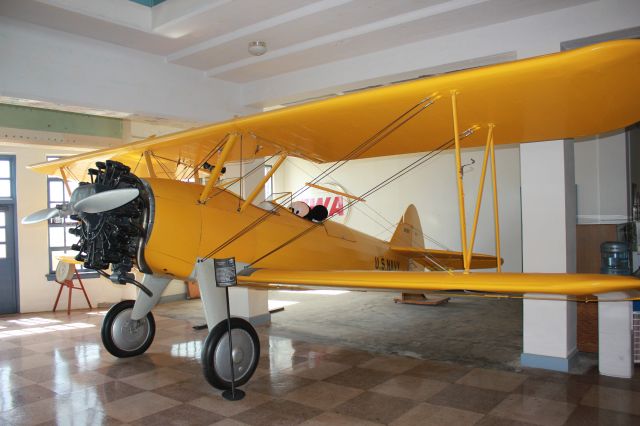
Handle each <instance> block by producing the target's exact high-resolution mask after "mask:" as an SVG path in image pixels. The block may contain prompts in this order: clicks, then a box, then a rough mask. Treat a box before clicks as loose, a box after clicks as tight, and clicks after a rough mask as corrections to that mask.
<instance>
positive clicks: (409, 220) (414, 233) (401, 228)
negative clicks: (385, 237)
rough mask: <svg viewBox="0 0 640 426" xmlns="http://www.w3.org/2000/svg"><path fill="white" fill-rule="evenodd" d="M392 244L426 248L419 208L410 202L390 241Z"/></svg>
mask: <svg viewBox="0 0 640 426" xmlns="http://www.w3.org/2000/svg"><path fill="white" fill-rule="evenodd" d="M389 244H390V245H391V246H397V247H417V248H424V234H423V233H422V225H420V217H419V216H418V210H417V209H416V207H415V206H414V205H413V204H410V205H409V207H407V210H405V212H404V214H403V215H402V218H400V223H399V224H398V227H397V228H396V231H395V232H394V233H393V237H391V240H390V241H389Z"/></svg>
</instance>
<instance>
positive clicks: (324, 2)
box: [166, 0, 353, 62]
mask: <svg viewBox="0 0 640 426" xmlns="http://www.w3.org/2000/svg"><path fill="white" fill-rule="evenodd" d="M351 1H353V0H321V1H318V2H315V3H312V4H310V5H308V6H304V7H301V8H299V9H295V10H292V11H290V12H287V13H284V14H282V15H278V16H274V17H273V18H269V19H265V20H264V21H260V22H257V23H255V24H253V25H248V26H246V27H243V28H238V29H237V30H235V31H232V32H229V33H226V34H223V35H221V36H219V37H214V38H212V39H209V40H206V41H203V42H201V43H198V44H195V45H193V46H189V47H187V48H185V49H182V50H179V51H177V52H174V53H172V54H170V55H168V56H167V58H166V59H167V61H168V62H177V61H179V60H181V59H184V58H187V57H189V56H191V55H195V54H198V53H200V52H202V51H205V50H208V49H211V48H214V47H216V46H220V45H222V44H225V43H228V42H230V41H233V40H236V39H238V38H241V37H245V36H247V35H250V34H255V33H257V32H259V31H263V30H267V29H269V28H273V27H276V26H278V25H282V24H286V23H287V22H291V21H294V20H296V19H300V18H302V17H305V16H309V15H313V14H316V13H319V12H322V11H324V10H327V9H331V8H334V7H338V6H342V5H344V4H346V3H349V2H351Z"/></svg>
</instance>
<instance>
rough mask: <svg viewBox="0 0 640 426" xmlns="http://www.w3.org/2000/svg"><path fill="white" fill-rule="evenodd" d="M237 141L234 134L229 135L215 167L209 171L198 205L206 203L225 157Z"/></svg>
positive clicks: (236, 136) (216, 181)
mask: <svg viewBox="0 0 640 426" xmlns="http://www.w3.org/2000/svg"><path fill="white" fill-rule="evenodd" d="M237 140H238V135H237V134H236V133H232V134H230V135H229V140H227V142H226V143H225V144H224V148H222V152H221V153H220V155H219V156H218V160H217V161H216V165H215V167H214V168H213V170H212V171H211V175H210V176H209V180H208V181H207V184H206V185H205V187H204V189H203V190H202V193H201V194H200V198H199V199H198V203H200V204H204V203H206V202H207V199H208V198H209V195H210V194H211V191H212V190H213V188H215V186H216V184H217V183H218V177H220V173H221V172H222V165H223V164H224V162H225V161H226V159H227V157H228V156H229V154H230V153H231V149H233V146H234V145H235V144H236V141H237Z"/></svg>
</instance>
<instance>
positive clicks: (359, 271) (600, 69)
mask: <svg viewBox="0 0 640 426" xmlns="http://www.w3.org/2000/svg"><path fill="white" fill-rule="evenodd" d="M637 121H640V41H635V40H633V41H632V40H626V41H617V42H609V43H604V44H599V45H594V46H591V47H587V48H583V49H578V50H573V51H569V52H566V53H560V54H553V55H547V56H542V57H538V58H533V59H527V60H522V61H516V62H511V63H506V64H500V65H495V66H489V67H483V68H478V69H473V70H467V71H461V72H456V73H451V74H446V75H442V76H437V77H431V78H427V79H421V80H415V81H410V82H406V83H401V84H396V85H391V86H387V87H382V88H376V89H371V90H365V91H362V92H358V93H354V94H351V95H347V96H339V97H335V98H331V99H328V100H323V101H318V102H312V103H307V104H303V105H299V106H295V107H291V108H286V109H281V110H276V111H272V112H268V113H263V114H257V115H253V116H249V117H244V118H236V119H233V120H230V121H226V122H222V123H218V124H213V125H210V126H206V127H201V128H197V129H193V130H187V131H184V132H179V133H175V134H171V135H168V136H163V137H157V138H156V137H152V138H149V139H147V140H144V141H141V142H136V143H132V144H128V145H124V146H120V147H116V148H110V149H104V150H100V151H95V152H90V153H87V154H81V155H77V156H74V157H67V158H62V159H59V160H56V161H52V162H48V163H42V164H38V165H35V166H33V167H32V169H33V170H35V171H37V172H41V173H46V174H58V175H60V176H61V177H62V178H63V179H65V180H66V179H76V180H79V181H80V180H84V181H86V182H85V183H83V184H81V185H80V186H79V187H78V188H77V189H76V190H75V191H73V195H72V196H71V199H70V202H69V203H68V204H65V205H61V206H58V207H56V208H52V209H47V210H43V211H40V212H36V213H34V214H32V215H30V216H28V217H26V218H25V219H24V220H23V222H25V223H33V222H37V221H41V220H48V219H51V218H53V217H55V216H70V217H71V218H73V219H76V220H78V225H77V227H76V228H75V229H74V230H72V232H73V233H75V234H76V235H78V236H79V242H78V244H77V245H76V246H75V247H74V249H76V250H77V251H78V255H77V257H76V258H77V259H78V260H80V261H82V262H83V263H84V266H85V267H86V268H90V269H95V270H97V271H99V272H101V273H102V274H103V275H105V276H108V277H109V278H110V279H111V280H112V281H113V282H116V283H120V284H125V283H131V284H134V285H136V286H138V287H139V288H140V290H141V291H140V292H139V295H138V297H137V300H136V301H135V302H134V301H123V302H120V303H118V304H116V305H115V306H113V307H112V308H111V309H110V310H109V312H108V314H107V315H106V317H105V321H104V323H103V326H102V340H103V342H104V345H105V347H106V349H107V350H108V351H109V352H111V353H112V354H113V355H115V356H117V357H129V356H135V355H139V354H142V353H143V352H145V351H146V350H147V348H149V346H150V345H151V343H152V340H153V337H154V329H155V325H154V321H153V316H152V314H151V309H152V308H153V307H154V305H155V304H156V303H157V302H158V300H159V298H160V295H161V294H162V292H163V290H164V289H165V287H166V286H167V284H168V283H169V281H170V280H172V279H182V280H187V279H188V280H197V281H198V282H199V285H200V291H201V294H202V302H203V305H204V311H205V316H206V320H207V325H208V327H209V330H210V333H209V336H208V337H207V339H206V341H205V343H204V347H203V352H202V357H203V359H202V360H203V366H204V373H205V376H206V378H207V380H208V381H209V382H210V383H211V384H212V385H213V386H215V387H218V388H221V389H227V388H229V387H230V381H231V368H230V367H231V362H230V359H229V355H228V352H227V351H228V349H229V348H228V344H229V343H228V340H229V339H228V333H227V332H226V324H225V323H224V322H223V321H222V320H223V319H224V318H225V313H226V306H225V299H224V290H223V289H221V288H217V287H216V285H215V275H214V270H213V266H212V260H213V258H229V257H235V259H236V260H237V262H238V267H239V268H238V269H239V270H238V280H239V282H240V284H241V285H253V286H258V287H267V288H268V287H269V286H271V285H273V283H277V284H280V285H289V286H298V287H299V286H323V287H326V286H332V287H346V288H361V289H362V288H364V289H377V290H381V289H382V290H392V291H397V292H398V291H403V292H412V291H413V292H429V291H438V290H447V291H456V290H473V291H477V292H485V293H501V294H507V295H510V294H519V295H521V294H524V293H550V294H558V295H572V296H578V297H579V296H584V295H590V294H596V295H598V294H601V293H607V292H612V291H629V290H634V289H639V288H640V281H638V280H637V279H635V278H632V277H622V276H608V275H579V274H573V275H570V274H517V273H501V272H500V252H499V247H500V245H499V233H498V227H497V224H498V217H497V209H496V208H494V211H495V212H494V214H495V215H496V217H495V223H496V255H495V256H493V255H476V254H473V242H474V239H475V233H476V226H477V222H478V220H477V219H478V217H477V216H478V211H479V204H478V205H476V215H475V217H474V220H473V226H472V229H471V238H469V239H468V238H467V229H466V224H467V220H466V217H465V215H464V212H465V208H464V193H463V182H462V167H461V164H460V150H461V149H462V148H466V147H477V146H484V147H485V155H484V161H483V165H482V179H481V180H482V182H483V181H484V176H485V174H486V172H487V169H490V170H491V173H492V175H493V192H494V194H493V195H494V205H496V206H497V199H496V196H497V192H496V182H495V161H494V146H495V145H496V144H512V143H524V142H531V141H544V140H557V139H566V138H577V137H583V136H588V135H595V134H600V133H603V132H607V131H611V130H615V129H621V128H624V127H626V126H629V125H631V124H633V123H635V122H637ZM446 149H454V150H455V154H456V155H455V158H456V166H455V167H456V172H457V184H458V196H459V214H460V228H461V229H460V230H461V251H460V252H448V251H441V250H432V249H426V248H425V246H424V239H423V234H422V230H421V227H420V222H419V219H418V215H417V212H416V210H415V208H413V207H409V208H408V209H407V211H406V213H405V214H404V216H403V218H402V219H401V221H400V224H399V225H398V228H397V230H396V231H395V234H394V235H393V238H392V239H391V241H389V242H386V241H381V240H379V239H376V238H373V237H370V236H368V235H365V234H363V233H360V232H357V231H354V230H351V229H349V228H347V227H346V226H343V225H340V224H338V223H334V222H332V221H331V220H330V218H327V217H326V216H327V214H326V211H322V209H315V211H313V212H311V214H309V212H308V211H307V209H305V208H304V206H300V205H296V206H293V209H292V210H295V211H292V210H290V207H291V206H290V205H286V204H284V203H283V204H280V203H278V202H276V201H272V202H266V203H264V202H263V203H261V204H254V201H255V198H256V195H257V194H258V193H259V191H260V188H261V187H263V184H264V180H263V182H261V183H260V184H258V185H257V186H256V188H255V189H254V190H253V191H252V193H251V194H250V195H249V196H247V197H246V199H242V198H241V197H239V196H238V195H236V194H234V193H232V192H230V191H229V190H228V188H227V185H228V182H227V183H221V182H223V181H220V180H219V177H220V172H221V170H222V169H223V166H224V164H226V163H230V162H241V161H247V160H254V159H256V158H269V157H270V158H273V159H275V160H276V161H275V163H274V164H273V167H272V168H271V171H270V173H268V174H267V176H265V180H266V179H268V178H269V177H270V176H271V175H272V174H273V173H274V172H275V171H276V170H277V169H278V167H279V166H280V165H281V164H282V162H283V161H284V159H285V158H286V157H287V156H296V157H300V158H304V159H307V160H310V161H314V162H322V163H327V162H331V163H334V164H333V165H332V166H331V167H329V169H327V171H326V172H325V173H323V174H322V175H320V176H319V177H318V179H316V180H314V181H312V182H310V185H316V186H318V185H319V184H321V180H322V179H323V178H324V177H326V176H328V175H330V173H331V172H332V171H333V170H335V169H336V168H338V167H342V166H344V165H345V164H346V163H347V162H348V161H349V160H352V159H356V158H371V157H380V156H388V155H395V154H404V153H416V152H422V153H425V154H424V155H423V156H422V157H420V158H419V159H418V160H417V161H415V162H414V163H413V164H410V165H408V166H407V168H405V169H403V170H400V171H399V172H398V173H396V174H393V175H391V176H389V177H387V178H386V179H381V182H380V185H379V186H376V187H375V188H372V190H371V191H369V192H367V193H365V194H361V195H360V196H359V197H352V198H350V201H349V202H347V204H346V206H349V205H350V204H352V203H355V202H358V201H359V200H362V199H366V197H367V196H368V195H370V194H371V193H373V192H375V191H376V190H378V189H380V188H381V187H383V186H384V185H385V184H386V183H388V182H389V181H392V180H393V179H395V178H396V177H397V176H399V175H401V174H403V173H406V172H408V171H410V170H411V169H412V168H414V167H417V166H419V165H421V164H422V163H424V162H425V161H427V160H428V159H429V158H431V157H433V156H435V155H437V154H438V153H439V152H441V151H443V150H446ZM489 165H490V166H489ZM188 180H191V181H195V182H189V181H188ZM205 181H206V184H204V185H202V184H200V183H204V182H205ZM482 188H483V184H482V183H481V185H480V187H479V191H481V190H482ZM298 194H299V193H298ZM481 198H482V197H480V196H479V197H478V200H481ZM300 210H304V211H303V212H302V213H301V212H300ZM296 213H298V214H296ZM301 216H306V217H301ZM410 260H414V261H417V262H419V263H420V264H422V265H423V266H424V267H425V268H426V269H428V270H429V271H424V270H423V271H408V268H409V264H410ZM494 267H495V268H496V269H497V273H493V272H491V273H489V272H484V273H480V272H471V270H472V269H481V268H494ZM109 268H111V273H110V274H107V273H106V272H104V271H105V270H107V269H109ZM133 268H136V269H138V270H139V271H140V272H142V273H143V274H144V277H143V278H142V280H141V282H138V281H136V280H135V279H134V275H133V274H132V273H131V271H132V269H133ZM376 269H384V270H376ZM452 270H459V272H453V271H452ZM232 327H233V329H234V330H233V332H232V341H233V371H234V372H235V378H236V381H237V383H238V384H243V383H246V382H247V381H248V380H249V378H250V377H251V375H252V374H253V372H254V370H255V368H256V365H257V363H258V359H259V341H258V338H257V335H256V333H255V331H254V329H253V327H252V326H251V325H250V324H249V323H248V322H247V321H244V320H242V319H240V318H235V319H234V320H233V321H232Z"/></svg>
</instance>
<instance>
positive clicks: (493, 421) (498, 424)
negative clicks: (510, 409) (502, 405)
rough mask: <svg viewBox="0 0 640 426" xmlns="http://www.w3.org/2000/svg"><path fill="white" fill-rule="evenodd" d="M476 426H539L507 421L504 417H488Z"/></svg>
mask: <svg viewBox="0 0 640 426" xmlns="http://www.w3.org/2000/svg"><path fill="white" fill-rule="evenodd" d="M475 426H537V425H534V424H533V423H527V422H520V421H518V420H512V419H506V418H504V417H495V416H492V415H487V416H484V417H483V418H482V420H480V421H479V422H478V423H476V424H475Z"/></svg>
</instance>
